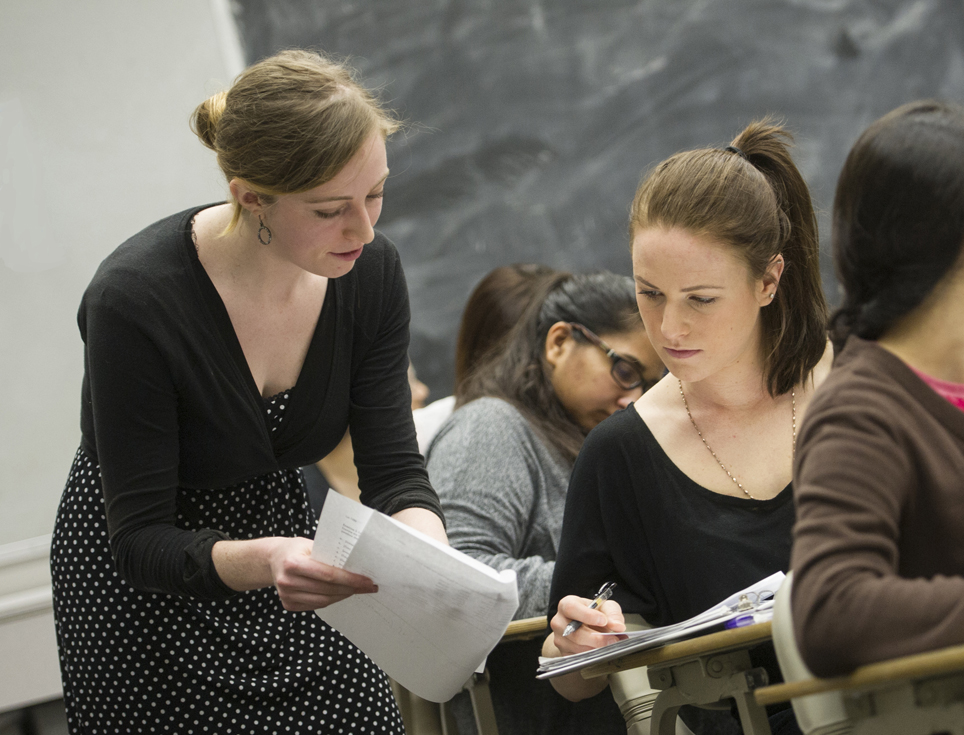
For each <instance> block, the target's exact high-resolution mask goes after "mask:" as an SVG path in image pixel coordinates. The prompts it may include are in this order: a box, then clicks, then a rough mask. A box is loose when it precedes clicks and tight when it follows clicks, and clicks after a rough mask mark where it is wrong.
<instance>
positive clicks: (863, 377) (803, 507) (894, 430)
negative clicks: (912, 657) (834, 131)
mask: <svg viewBox="0 0 964 735" xmlns="http://www.w3.org/2000/svg"><path fill="white" fill-rule="evenodd" d="M962 161H964V110H962V109H960V108H957V107H953V106H950V105H946V104H942V103H938V102H916V103H911V104H909V105H905V106H903V107H901V108H898V109H897V110H894V111H893V112H891V113H890V114H888V115H886V116H885V117H883V118H881V119H880V120H878V121H877V122H875V123H874V124H873V125H871V127H870V128H868V129H867V130H866V131H865V132H864V134H863V135H862V136H861V137H860V139H859V140H858V141H857V143H856V144H855V146H854V148H853V150H852V151H851V152H850V155H849V156H848V158H847V161H846V163H845V165H844V168H843V171H842V173H841V175H840V181H839V183H838V186H837V193H836V199H835V201H834V211H833V244H834V256H835V259H836V265H837V270H838V275H839V278H840V282H841V284H842V286H843V288H844V292H845V294H844V300H843V304H842V306H841V307H840V309H839V310H838V311H837V312H836V314H835V315H834V317H833V319H832V320H831V326H832V334H833V337H834V340H835V342H836V345H837V347H838V350H839V348H840V347H841V346H843V351H842V352H840V353H839V354H838V357H837V359H836V362H835V365H834V369H833V371H832V372H831V375H830V377H829V378H828V379H827V381H826V382H825V383H824V385H823V386H822V387H821V389H820V390H819V391H818V392H817V394H816V396H815V397H814V399H813V402H812V404H811V406H810V409H809V411H808V414H807V418H806V421H805V422H804V424H803V427H802V429H801V432H800V437H799V443H798V447H797V455H796V465H795V468H794V486H795V491H796V502H797V524H796V527H795V529H794V548H793V554H792V560H791V566H792V567H793V569H794V570H795V571H794V575H795V581H794V589H793V615H794V623H795V626H796V637H797V641H798V643H799V645H800V650H801V653H802V654H803V658H804V661H805V662H806V663H807V665H808V666H809V667H810V668H811V669H812V670H813V672H814V673H815V674H817V675H819V676H831V675H836V674H842V673H845V672H848V671H851V670H853V669H854V668H856V667H857V666H860V665H863V664H867V663H871V662H874V661H879V660H882V659H887V658H892V657H895V656H902V655H906V654H911V653H918V652H922V651H926V650H930V649H935V648H940V647H944V646H948V645H952V644H960V643H964V410H962V409H964V320H962V314H964V274H962V273H964V272H962V270H961V268H960V263H961V257H962V255H961V250H962V243H964V167H962V165H961V162H962Z"/></svg>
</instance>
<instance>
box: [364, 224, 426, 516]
mask: <svg viewBox="0 0 964 735" xmlns="http://www.w3.org/2000/svg"><path fill="white" fill-rule="evenodd" d="M379 239H380V240H381V242H380V243H379V242H378V240H379ZM375 246H377V249H373V251H372V252H373V256H372V257H371V259H365V262H364V263H363V262H362V260H359V262H358V264H357V266H356V267H358V266H361V268H359V271H358V274H357V284H356V285H357V289H358V293H356V294H354V296H353V297H352V298H353V301H352V303H351V304H350V305H347V306H346V308H352V309H354V310H355V311H354V314H355V316H354V319H355V325H356V326H355V336H354V340H355V342H354V345H353V347H352V349H353V354H352V356H351V389H350V393H351V395H350V406H349V426H350V430H351V437H352V447H353V450H354V456H355V466H356V467H357V468H358V479H359V482H358V485H359V488H360V490H361V500H362V502H363V503H365V504H366V505H368V506H370V507H372V508H375V509H376V510H378V511H381V512H382V513H386V514H388V515H394V514H395V513H397V512H399V511H401V510H404V509H405V508H424V509H425V510H428V511H431V512H433V513H435V514H436V515H437V516H438V517H439V518H440V519H442V509H441V506H440V505H439V503H438V496H437V495H436V494H435V491H434V490H433V489H432V486H431V484H430V483H429V480H428V474H427V473H426V471H425V460H424V459H423V458H422V455H421V454H419V451H418V443H417V441H416V437H415V423H414V421H413V419H412V397H411V389H410V387H409V382H408V362H409V360H408V347H409V329H408V326H409V303H408V289H407V287H406V285H405V276H404V274H403V273H402V268H401V263H400V262H399V259H398V253H397V252H396V251H395V248H394V246H392V245H391V244H390V243H388V242H387V241H385V240H384V238H382V237H381V236H379V238H377V239H376V243H375V244H374V245H373V246H372V247H373V248H374V247H375ZM443 523H444V521H443Z"/></svg>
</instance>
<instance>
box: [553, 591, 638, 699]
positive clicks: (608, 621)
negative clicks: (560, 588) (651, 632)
mask: <svg viewBox="0 0 964 735" xmlns="http://www.w3.org/2000/svg"><path fill="white" fill-rule="evenodd" d="M591 602H592V600H587V599H586V598H584V597H576V596H575V595H567V596H566V597H563V598H562V599H561V600H560V601H559V606H558V608H557V610H556V614H555V615H553V616H552V620H550V621H549V626H550V627H551V628H552V634H551V635H549V637H548V638H546V640H545V643H543V644H542V655H543V656H546V657H547V658H557V657H559V656H568V655H570V654H573V653H581V652H582V651H590V650H592V649H594V648H602V647H603V646H608V645H610V644H611V643H615V642H616V639H615V638H613V637H612V636H603V635H600V632H615V633H621V632H623V631H624V630H626V623H625V620H624V618H623V611H622V610H621V609H620V607H619V603H617V602H615V601H614V600H606V602H604V603H603V604H602V607H600V608H599V609H598V610H590V609H589V605H590V603H591ZM573 620H578V621H580V622H582V623H583V625H582V627H581V628H579V630H577V631H575V632H574V633H571V634H570V635H568V636H565V637H563V635H562V634H563V632H564V631H565V629H566V626H567V625H569V623H570V622H572V621H573ZM549 681H550V683H551V684H552V688H553V689H555V690H556V691H557V692H559V694H561V695H562V696H563V697H565V698H566V699H568V700H569V701H570V702H579V701H580V700H583V699H587V698H589V697H594V696H596V695H597V694H599V692H601V691H602V690H603V689H605V688H606V687H607V686H609V678H608V677H606V676H597V677H595V678H593V679H584V678H583V677H582V674H581V673H580V672H578V671H574V672H572V673H571V674H565V675H564V676H557V677H555V678H553V679H550V680H549Z"/></svg>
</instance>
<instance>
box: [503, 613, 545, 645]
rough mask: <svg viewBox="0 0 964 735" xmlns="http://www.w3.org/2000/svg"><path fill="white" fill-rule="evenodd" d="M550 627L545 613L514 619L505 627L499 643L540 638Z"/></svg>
mask: <svg viewBox="0 0 964 735" xmlns="http://www.w3.org/2000/svg"><path fill="white" fill-rule="evenodd" d="M548 627H549V622H548V619H547V618H546V616H545V615H542V616H540V617H536V618H523V619H522V620H513V621H512V622H511V623H509V626H508V627H507V628H506V629H505V633H503V634H502V640H500V641H499V643H511V642H512V641H527V640H530V639H532V638H538V637H539V636H542V635H544V634H546V629H547V628H548Z"/></svg>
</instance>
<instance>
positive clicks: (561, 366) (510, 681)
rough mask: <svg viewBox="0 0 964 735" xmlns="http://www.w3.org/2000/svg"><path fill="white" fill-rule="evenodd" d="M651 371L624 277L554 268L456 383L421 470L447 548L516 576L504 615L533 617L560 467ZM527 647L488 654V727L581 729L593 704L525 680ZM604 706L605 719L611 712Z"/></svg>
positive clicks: (614, 715) (614, 717)
mask: <svg viewBox="0 0 964 735" xmlns="http://www.w3.org/2000/svg"><path fill="white" fill-rule="evenodd" d="M662 372H663V366H662V364H661V363H660V361H659V359H658V358H657V357H656V355H655V353H654V352H653V350H652V347H651V345H650V344H649V340H648V339H647V337H646V333H645V332H644V331H643V325H642V323H641V322H640V320H639V316H638V314H637V312H636V305H635V296H634V289H633V284H632V281H631V280H630V279H628V278H625V277H622V276H615V275H612V274H610V273H597V274H592V275H574V276H573V275H568V274H557V275H555V276H553V277H551V278H550V279H549V280H548V281H547V282H546V283H544V284H543V285H542V286H541V288H540V290H539V292H537V294H536V295H535V296H534V297H533V303H532V304H531V305H530V307H529V309H528V310H527V312H526V314H525V316H524V317H523V319H522V320H521V322H520V323H519V324H517V325H516V327H515V328H514V329H513V330H512V332H510V334H509V335H508V337H507V341H506V342H505V343H504V345H503V346H502V348H501V349H499V350H497V351H495V352H491V353H490V355H489V357H488V359H487V360H486V361H484V362H483V363H482V364H481V365H480V366H478V367H477V368H476V370H475V371H473V372H472V373H471V374H470V376H469V378H468V379H467V380H466V381H465V382H464V383H463V384H462V385H461V386H460V389H461V393H460V396H459V399H458V401H459V407H458V408H457V409H456V411H455V413H454V414H453V415H452V417H451V418H450V419H449V420H448V422H446V424H444V425H443V426H442V428H441V430H440V431H439V433H438V435H437V436H436V437H435V440H434V441H433V442H432V444H431V446H430V447H429V451H428V471H429V476H430V478H431V479H432V483H433V485H434V487H436V488H438V489H439V490H438V491H439V493H440V496H441V497H442V503H443V508H444V512H445V518H446V522H447V524H448V533H449V537H450V539H451V543H452V545H453V546H454V547H455V548H457V549H460V550H461V551H464V552H465V553H467V554H469V555H470V556H472V557H474V558H476V559H478V560H480V561H482V562H484V563H486V564H488V565H490V566H492V567H494V568H496V569H514V570H515V571H516V573H517V575H518V583H519V600H520V604H519V609H518V611H517V612H516V618H526V617H532V616H536V615H542V614H543V613H544V612H545V609H546V604H547V602H548V599H549V583H550V580H551V578H552V569H553V564H554V559H555V556H556V548H557V545H558V542H559V534H560V529H561V526H562V511H563V507H564V505H565V497H566V488H567V486H568V482H569V472H570V469H571V468H572V462H573V460H574V459H575V457H576V454H577V453H578V452H579V448H580V446H581V445H582V442H583V438H584V437H585V434H586V433H587V432H588V431H589V430H590V429H592V428H593V427H594V426H595V425H596V424H598V423H599V422H600V421H601V420H602V419H604V418H606V417H607V416H609V415H610V414H612V413H613V412H615V411H617V410H618V409H620V408H624V407H625V406H627V405H629V404H630V403H631V402H632V401H633V400H634V399H636V398H638V397H639V396H640V395H641V393H642V391H643V390H644V389H645V388H647V387H648V386H649V385H650V384H652V383H653V382H654V381H655V380H657V379H658V378H659V376H660V375H661V374H662ZM538 652H539V641H532V642H528V643H518V644H510V645H506V646H500V647H499V648H497V649H496V650H495V651H494V652H493V654H492V656H490V658H489V671H490V674H491V689H492V696H493V703H494V705H495V709H496V718H497V720H498V726H499V732H500V733H501V734H502V735H511V733H540V732H544V733H554V734H555V733H566V732H594V731H595V730H593V728H594V727H597V726H599V724H600V723H599V722H598V717H599V714H598V712H597V711H596V708H595V707H594V706H591V705H586V706H584V707H581V708H573V707H572V705H570V704H569V703H567V702H564V701H563V700H562V699H561V698H559V697H558V696H557V695H555V694H554V693H553V692H552V690H551V688H550V687H549V685H548V684H547V683H546V682H543V681H536V679H535V670H536V666H537V657H538ZM603 704H604V705H605V704H607V703H606V702H603ZM608 707H609V711H608V713H607V715H606V716H608V717H609V718H610V721H612V722H615V723H616V724H617V725H618V723H619V722H620V721H621V720H620V716H619V712H618V710H616V709H615V707H614V706H613V704H612V702H611V701H610V702H608ZM454 709H455V712H456V716H457V718H458V719H459V725H460V731H461V732H462V733H463V735H464V733H466V732H471V729H470V727H471V724H470V722H468V721H469V720H470V718H469V716H468V712H467V709H466V708H465V706H464V703H463V704H462V705H461V709H460V704H459V703H456V706H455V708H454Z"/></svg>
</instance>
